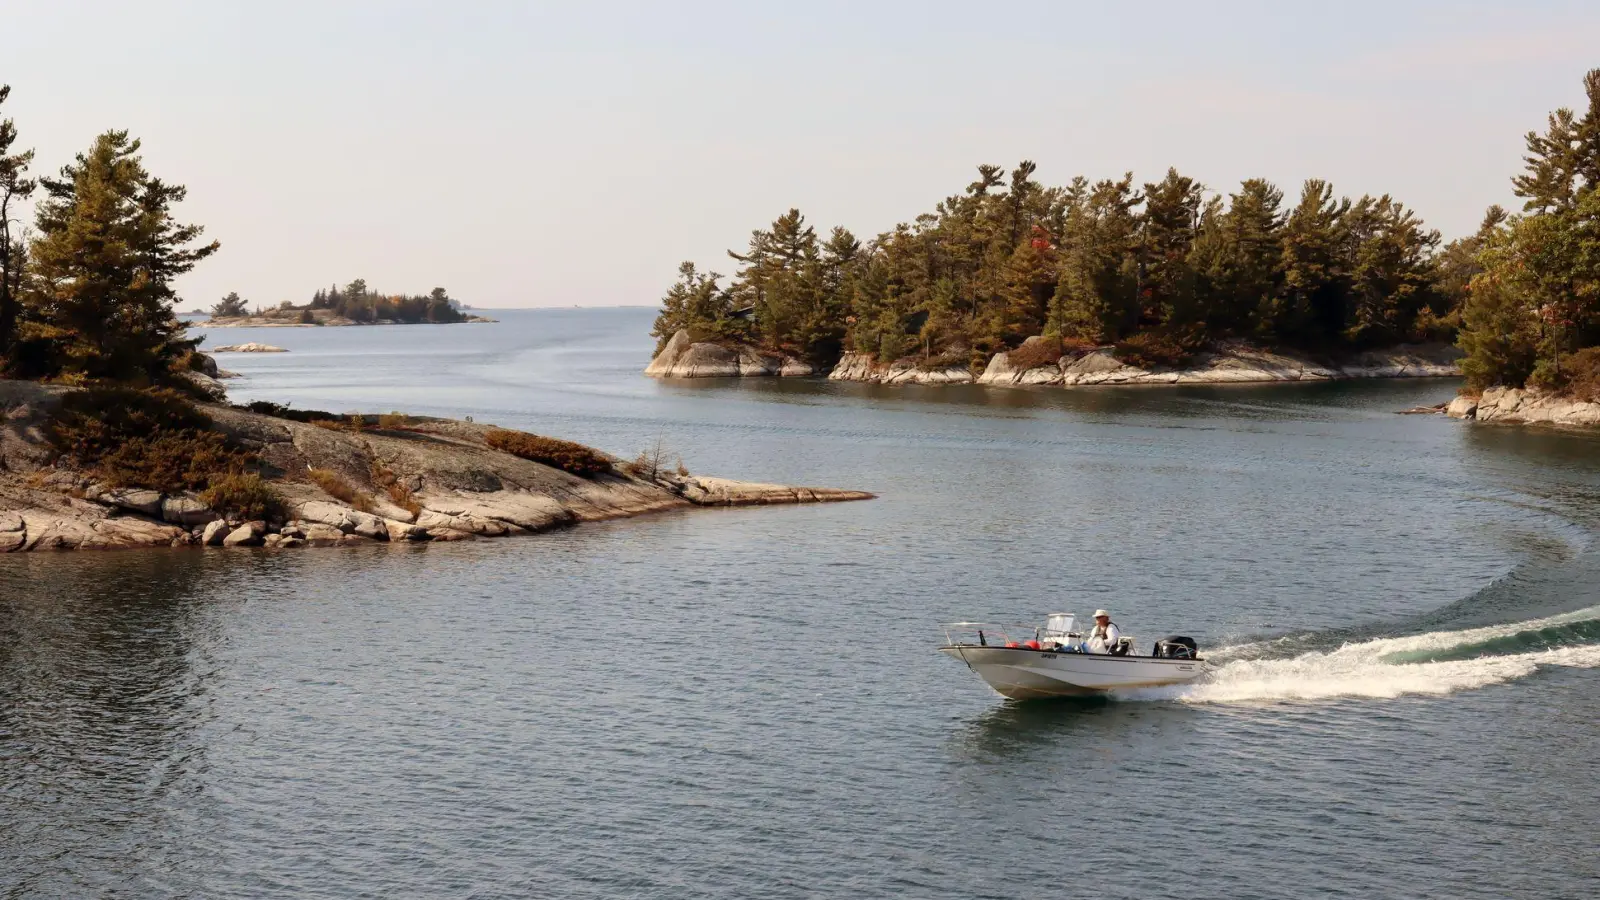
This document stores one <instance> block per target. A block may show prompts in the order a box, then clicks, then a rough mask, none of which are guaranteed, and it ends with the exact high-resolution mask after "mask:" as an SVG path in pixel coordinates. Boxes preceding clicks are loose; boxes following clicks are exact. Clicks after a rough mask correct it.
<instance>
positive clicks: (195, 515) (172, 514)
mask: <svg viewBox="0 0 1600 900" xmlns="http://www.w3.org/2000/svg"><path fill="white" fill-rule="evenodd" d="M219 518H221V516H219V515H217V514H216V512H214V511H213V510H212V509H211V507H209V506H207V505H205V504H204V503H201V502H200V500H199V498H197V497H193V496H189V495H182V496H177V497H164V498H162V500H161V519H162V520H163V521H165V522H170V523H172V524H173V525H182V526H183V527H184V528H193V527H194V526H196V525H204V524H206V523H207V522H211V521H214V520H216V519H219Z"/></svg>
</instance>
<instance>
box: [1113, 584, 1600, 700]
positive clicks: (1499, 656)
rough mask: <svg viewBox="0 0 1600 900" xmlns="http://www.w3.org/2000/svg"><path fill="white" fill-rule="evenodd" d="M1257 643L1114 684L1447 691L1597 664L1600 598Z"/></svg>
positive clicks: (1238, 691)
mask: <svg viewBox="0 0 1600 900" xmlns="http://www.w3.org/2000/svg"><path fill="white" fill-rule="evenodd" d="M1263 649H1264V648H1263V647H1262V645H1261V644H1243V645H1239V646H1235V647H1225V648H1221V649H1219V650H1216V651H1213V652H1212V653H1210V654H1208V658H1209V660H1210V662H1211V665H1212V670H1211V672H1210V674H1209V675H1208V676H1206V677H1205V678H1204V679H1202V680H1200V681H1196V682H1194V683H1191V684H1188V685H1178V686H1174V687H1170V688H1154V689H1150V690H1142V691H1130V692H1126V693H1120V692H1119V693H1118V695H1117V696H1118V697H1119V698H1120V699H1126V700H1165V701H1172V702H1179V703H1274V702H1286V701H1287V702H1292V701H1299V700H1324V699H1331V698H1338V697H1374V698H1385V699H1387V698H1393V697H1400V696H1404V695H1408V694H1414V695H1435V696H1437V695H1444V694H1452V693H1455V692H1457V691H1467V690H1474V689H1476V688H1483V687H1488V686H1490V685H1494V684H1502V683H1505V682H1508V681H1514V680H1516V679H1519V678H1525V677H1527V676H1529V675H1532V674H1533V673H1534V672H1535V671H1537V670H1538V668H1539V667H1540V666H1568V667H1574V668H1586V669H1592V668H1600V606H1595V607H1590V608H1588V609H1582V610H1577V611H1575V612H1570V613H1564V614H1562V615H1558V616H1551V617H1549V618H1545V619H1535V620H1533V621H1529V622H1516V623H1511V624H1507V625H1496V626H1491V627H1486V628H1473V629H1468V630H1464V631H1437V632H1431V633H1428V634H1419V635H1412V636H1408V637H1394V638H1380V639H1377V640H1369V641H1360V642H1354V643H1347V644H1345V645H1343V646H1341V647H1338V648H1337V649H1333V650H1328V651H1312V652H1307V653H1302V654H1300V655H1297V656H1293V657H1289V658H1279V659H1264V658H1260V655H1261V652H1262V650H1263Z"/></svg>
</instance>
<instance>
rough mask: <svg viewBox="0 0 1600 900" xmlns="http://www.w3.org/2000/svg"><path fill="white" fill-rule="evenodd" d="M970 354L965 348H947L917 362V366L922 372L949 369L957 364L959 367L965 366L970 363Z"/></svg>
mask: <svg viewBox="0 0 1600 900" xmlns="http://www.w3.org/2000/svg"><path fill="white" fill-rule="evenodd" d="M970 356H971V354H970V353H969V352H968V350H967V348H965V347H953V348H951V349H949V350H944V351H941V352H939V353H935V354H933V355H932V356H930V357H928V358H927V359H924V360H922V361H920V362H918V363H917V368H918V369H921V370H922V371H924V372H935V371H938V370H940V369H950V368H955V367H957V366H959V367H961V368H967V367H968V366H969V365H970Z"/></svg>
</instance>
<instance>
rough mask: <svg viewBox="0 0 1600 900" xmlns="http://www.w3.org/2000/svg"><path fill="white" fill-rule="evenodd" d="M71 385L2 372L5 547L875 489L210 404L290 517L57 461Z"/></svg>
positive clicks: (525, 515) (446, 427)
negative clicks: (515, 452)
mask: <svg viewBox="0 0 1600 900" xmlns="http://www.w3.org/2000/svg"><path fill="white" fill-rule="evenodd" d="M65 390H66V388H64V387H61V386H55V385H41V384H36V383H32V382H17V381H3V380H0V552H10V551H17V550H45V549H100V548H114V547H139V546H145V547H148V546H168V545H173V546H184V545H188V546H196V547H254V546H259V547H264V548H266V549H269V550H273V549H287V548H292V547H300V546H333V545H346V544H370V543H374V542H392V543H398V542H416V541H454V540H470V539H474V538H487V537H502V536H507V535H517V534H535V533H538V532H542V531H548V530H550V529H553V528H562V527H569V526H572V525H576V524H579V523H582V522H593V521H599V520H603V519H613V518H622V517H626V516H636V515H641V514H644V513H650V512H656V511H660V510H668V509H679V508H687V507H694V506H746V505H758V504H772V503H814V502H829V501H842V500H863V499H868V498H870V497H871V496H872V495H871V494H867V493H863V492H860V491H840V490H832V489H827V488H804V487H790V486H785V485H773V484H759V483H745V482H739V481H731V480H728V479H722V478H705V477H695V476H679V475H676V474H669V473H661V474H656V475H651V476H649V477H646V476H645V475H641V474H634V473H632V472H630V471H628V467H627V466H623V465H618V466H617V467H616V468H615V470H614V471H613V472H610V473H606V474H602V475H599V476H596V477H595V478H592V479H590V478H580V477H578V476H576V475H572V474H569V473H567V472H564V471H562V470H560V469H555V468H551V467H550V466H546V465H542V464H540V463H537V462H532V461H530V460H526V459H522V458H520V457H517V456H512V455H510V454H508V453H504V452H501V451H499V450H496V449H493V448H491V447H489V446H488V445H487V444H486V443H485V441H484V435H485V434H487V433H488V431H489V430H490V428H491V427H492V426H487V425H481V424H474V423H471V422H459V421H455V420H452V419H432V418H425V417H413V418H411V419H410V420H409V421H408V424H407V427H406V429H405V430H402V431H385V430H367V431H359V432H351V431H344V430H330V429H326V428H319V427H316V426H313V425H308V424H304V423H300V422H294V421H290V420H287V419H278V418H274V417H271V416H265V415H260V414H257V413H252V412H247V411H244V410H239V409H235V408H232V407H228V406H221V405H207V406H205V407H204V409H205V411H206V412H207V413H208V414H209V415H210V416H211V417H212V419H213V422H214V427H215V428H216V429H217V430H219V431H221V432H223V433H225V434H227V435H228V436H229V437H230V438H231V439H232V441H233V442H235V443H236V444H238V445H242V446H244V447H247V448H249V449H251V450H253V451H254V452H255V453H256V454H257V456H258V458H259V459H260V461H261V463H262V465H263V467H264V469H265V470H266V472H267V474H268V475H269V476H270V480H271V481H272V483H273V487H274V488H275V489H276V490H277V492H278V493H279V494H280V495H281V497H282V501H283V502H282V506H283V510H282V515H281V518H279V519H277V520H274V521H238V520H232V519H230V518H228V517H226V516H224V515H221V514H219V513H218V512H217V511H215V510H212V509H210V508H209V507H207V506H206V504H205V503H204V502H202V501H201V500H200V498H199V497H197V496H195V495H193V494H187V493H180V494H163V493H161V492H159V491H150V490H142V489H116V488H110V487H107V486H105V485H101V484H96V483H94V481H93V479H92V478H91V477H90V476H88V475H86V474H84V473H80V472H75V471H72V470H69V469H59V468H56V467H55V466H54V465H53V464H52V459H53V456H54V454H53V453H52V452H51V450H50V448H49V445H48V442H47V441H46V438H45V430H46V428H47V426H48V423H49V419H50V413H51V411H52V410H53V408H54V406H55V404H56V403H57V401H58V398H59V397H60V395H61V394H62V393H64V392H65ZM310 469H321V470H326V471H330V472H334V473H337V474H338V475H339V477H340V478H341V479H343V480H344V481H346V482H347V483H348V485H349V486H350V487H351V489H352V490H351V494H353V495H354V496H355V498H356V499H355V503H354V504H352V503H349V502H345V501H342V500H339V499H337V498H335V497H332V496H330V495H328V494H327V493H325V492H324V491H323V489H322V488H321V487H320V486H319V485H318V484H316V483H313V482H312V481H311V480H309V478H308V477H307V476H306V475H305V474H304V473H306V472H307V471H308V470H310ZM391 488H392V489H393V491H394V494H393V495H391V493H390V491H391ZM358 506H359V507H360V508H357V507H358Z"/></svg>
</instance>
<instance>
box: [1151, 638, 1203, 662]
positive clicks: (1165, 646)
mask: <svg viewBox="0 0 1600 900" xmlns="http://www.w3.org/2000/svg"><path fill="white" fill-rule="evenodd" d="M1150 655H1151V656H1154V657H1157V658H1159V659H1198V658H1199V656H1200V645H1199V644H1196V643H1195V642H1194V638H1192V637H1184V636H1183V635H1181V634H1169V635H1167V636H1166V637H1164V638H1162V639H1161V640H1159V641H1156V646H1155V649H1153V650H1151V651H1150Z"/></svg>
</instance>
